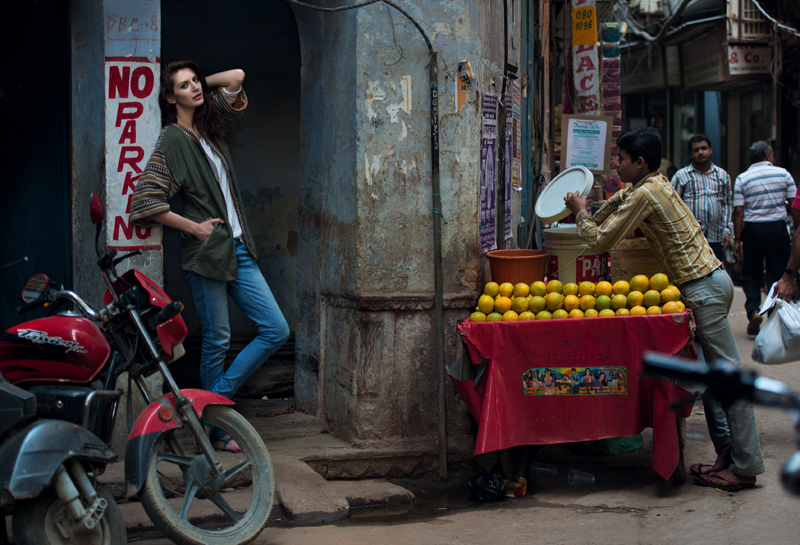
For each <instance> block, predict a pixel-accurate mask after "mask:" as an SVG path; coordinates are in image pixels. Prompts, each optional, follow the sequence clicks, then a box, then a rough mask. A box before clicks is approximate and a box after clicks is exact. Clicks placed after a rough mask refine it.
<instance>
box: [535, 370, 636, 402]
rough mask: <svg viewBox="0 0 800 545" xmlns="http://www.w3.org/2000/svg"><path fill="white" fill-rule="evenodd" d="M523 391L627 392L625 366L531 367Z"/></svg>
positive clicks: (599, 393) (563, 392)
mask: <svg viewBox="0 0 800 545" xmlns="http://www.w3.org/2000/svg"><path fill="white" fill-rule="evenodd" d="M522 391H523V393H524V394H525V395H526V396H533V395H628V375H627V372H626V370H625V368H624V367H531V368H530V369H528V370H527V371H525V372H524V373H522Z"/></svg>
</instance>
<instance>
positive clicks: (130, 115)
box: [114, 102, 144, 127]
mask: <svg viewBox="0 0 800 545" xmlns="http://www.w3.org/2000/svg"><path fill="white" fill-rule="evenodd" d="M128 108H133V111H132V112H126V111H125V110H127V109H128ZM143 111H144V106H143V105H142V103H141V102H120V103H119V104H117V121H116V122H115V123H114V126H115V127H119V126H120V125H121V124H122V120H123V119H136V118H137V117H139V116H140V115H142V112H143Z"/></svg>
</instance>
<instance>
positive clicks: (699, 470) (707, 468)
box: [689, 464, 714, 476]
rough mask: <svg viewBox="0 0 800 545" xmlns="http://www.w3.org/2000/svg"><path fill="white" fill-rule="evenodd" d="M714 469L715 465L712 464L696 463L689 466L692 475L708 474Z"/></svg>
mask: <svg viewBox="0 0 800 545" xmlns="http://www.w3.org/2000/svg"><path fill="white" fill-rule="evenodd" d="M713 471H714V466H712V465H710V464H694V465H692V466H691V467H690V468H689V472H690V473H691V474H692V475H698V476H699V475H708V474H709V473H711V472H713Z"/></svg>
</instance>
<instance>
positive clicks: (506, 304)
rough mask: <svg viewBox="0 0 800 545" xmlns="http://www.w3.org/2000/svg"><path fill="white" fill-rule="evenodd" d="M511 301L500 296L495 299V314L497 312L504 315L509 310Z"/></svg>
mask: <svg viewBox="0 0 800 545" xmlns="http://www.w3.org/2000/svg"><path fill="white" fill-rule="evenodd" d="M509 285H510V284H509ZM511 304H512V303H511V299H509V298H508V297H504V296H502V295H501V296H500V297H498V298H497V301H495V302H494V310H495V312H499V313H500V314H504V313H506V312H508V311H509V310H511Z"/></svg>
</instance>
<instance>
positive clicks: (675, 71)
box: [664, 45, 681, 87]
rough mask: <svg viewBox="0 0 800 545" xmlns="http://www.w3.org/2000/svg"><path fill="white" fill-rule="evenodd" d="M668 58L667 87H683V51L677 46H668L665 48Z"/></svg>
mask: <svg viewBox="0 0 800 545" xmlns="http://www.w3.org/2000/svg"><path fill="white" fill-rule="evenodd" d="M664 53H665V56H666V58H667V85H669V86H670V87H680V86H681V49H680V47H678V46H677V45H668V46H666V47H665V48H664Z"/></svg>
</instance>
